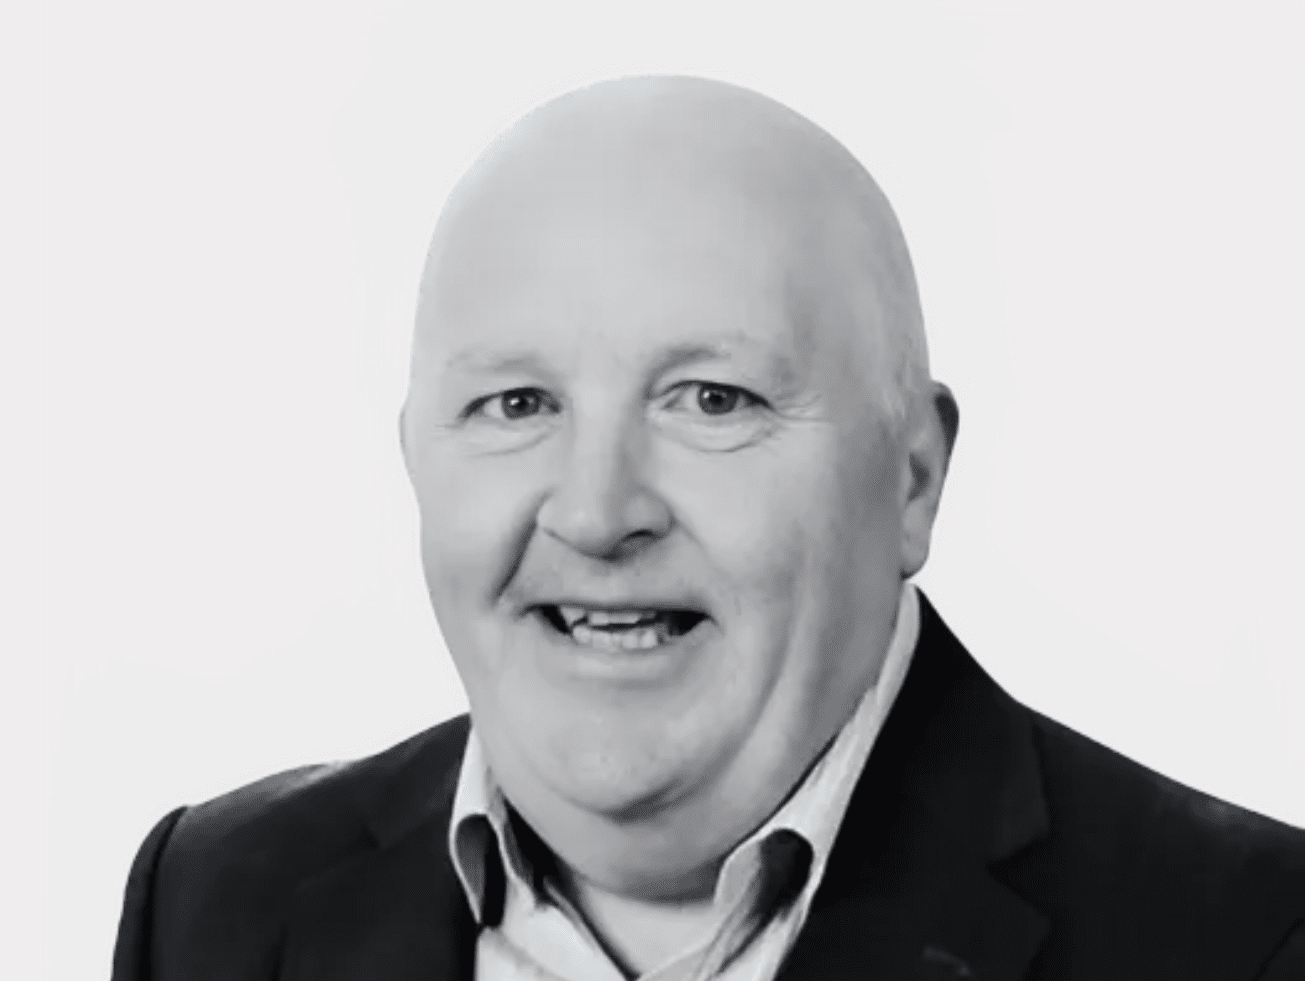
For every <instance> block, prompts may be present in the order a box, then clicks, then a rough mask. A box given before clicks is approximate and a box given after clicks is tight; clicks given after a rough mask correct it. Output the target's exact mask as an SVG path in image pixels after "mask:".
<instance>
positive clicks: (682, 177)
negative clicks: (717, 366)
mask: <svg viewBox="0 0 1305 981" xmlns="http://www.w3.org/2000/svg"><path fill="white" fill-rule="evenodd" d="M614 226H619V227H620V228H621V229H622V230H623V232H624V233H625V234H623V235H622V236H621V238H625V239H631V238H632V239H635V241H634V242H628V241H627V242H626V243H624V244H626V245H629V246H632V248H631V250H630V252H631V254H629V255H628V256H627V258H629V260H630V261H633V262H656V261H657V260H658V259H659V258H661V257H660V256H659V255H658V254H657V253H658V252H659V250H667V249H676V248H678V249H682V250H683V251H684V252H685V254H687V255H689V256H695V255H699V256H703V254H704V253H708V252H714V253H715V254H716V255H715V257H716V258H717V259H720V258H722V254H737V255H738V257H739V261H740V262H746V261H748V260H749V257H750V256H751V255H752V254H761V255H764V259H759V260H758V261H756V262H754V263H753V265H754V270H753V272H754V274H755V275H762V274H766V275H770V276H772V277H773V280H774V283H773V289H774V290H775V291H776V292H777V293H778V294H780V295H777V296H776V297H775V299H776V301H777V302H779V303H782V304H783V305H784V306H785V307H786V308H787V309H788V311H789V314H790V316H792V317H794V318H795V319H797V320H799V321H800V322H801V324H802V327H803V330H805V331H807V332H810V333H811V334H812V335H813V340H814V335H816V334H817V333H819V342H820V343H822V344H824V345H834V344H838V345H845V347H846V350H845V354H846V355H849V356H850V358H851V360H850V361H849V362H848V364H849V370H853V371H855V372H856V373H857V374H858V375H859V378H860V382H861V386H862V389H863V394H864V395H865V396H866V398H867V402H868V403H869V404H872V405H874V406H875V407H877V408H878V409H880V410H881V411H882V412H883V413H884V414H885V417H886V419H887V420H889V421H890V423H894V424H895V423H898V422H900V421H901V419H902V417H903V415H904V413H905V410H906V407H907V405H908V403H909V402H910V400H911V398H912V397H913V396H914V395H915V394H916V393H917V392H919V391H921V390H922V389H923V387H924V385H925V382H926V381H927V378H928V366H927V354H926V347H925V338H924V330H923V324H922V318H921V314H920V305H919V297H918V293H917V289H916V284H915V277H914V273H913V271H912V267H911V261H910V256H909V254H908V251H907V248H906V243H905V241H904V239H903V237H902V233H901V229H900V227H899V225H898V222H897V219H896V217H895V215H894V214H893V211H892V208H891V206H890V205H889V203H888V201H887V199H886V198H885V197H884V195H883V193H882V192H881V191H880V190H879V187H878V186H877V185H876V184H875V182H874V180H873V179H872V178H871V177H870V175H869V174H868V173H867V172H866V171H865V169H864V168H863V167H862V166H861V165H860V164H859V163H858V162H857V161H856V159H855V158H854V157H853V156H852V155H851V154H850V153H849V152H848V151H847V150H846V149H845V148H844V147H843V146H842V145H841V144H840V143H838V142H837V141H836V140H835V139H834V138H833V137H831V136H830V135H829V134H828V133H826V132H825V131H824V130H822V129H820V128H819V127H818V126H816V125H815V124H813V123H811V122H810V121H809V120H807V119H805V118H804V117H802V116H800V115H798V114H797V113H795V112H793V111H792V110H790V109H788V108H786V107H784V106H782V105H780V104H779V103H777V102H775V101H773V100H771V99H768V98H765V97H764V96H761V95H758V94H756V93H754V92H750V91H748V90H746V89H742V88H739V87H737V86H732V85H727V84H724V83H721V82H714V81H708V80H704V79H696V78H685V77H640V78H627V79H618V80H615V81H609V82H604V83H600V84H597V85H594V86H590V87H588V88H585V89H581V90H578V91H575V92H572V93H569V94H567V95H564V96H562V97H560V98H557V99H554V100H553V101H551V102H548V103H546V104H544V105H543V106H541V107H540V108H538V109H536V110H534V111H533V112H531V113H530V114H529V115H527V116H525V117H524V118H523V119H521V120H520V121H519V122H517V123H516V124H515V125H514V126H513V127H512V128H510V129H509V130H507V131H506V132H505V133H503V134H502V135H501V136H500V137H499V138H498V139H497V140H496V141H495V142H494V143H493V144H492V145H491V147H490V148H489V149H488V150H487V151H486V152H485V153H484V154H483V155H482V156H481V157H480V159H479V160H477V161H476V163H475V164H474V165H473V166H472V168H471V169H470V171H469V172H468V173H467V174H466V175H465V177H464V178H463V179H462V181H461V182H460V183H459V185H458V186H457V188H456V189H455V190H454V192H453V194H452V195H451V196H450V198H449V201H448V204H447V206H446V208H445V210H444V212H443V214H442V215H441V218H440V222H439V224H438V226H437V229H436V232H435V236H434V239H433V241H432V243H431V248H430V252H429V255H428V259H427V264H426V269H425V273H424V275H423V279H422V288H421V302H420V305H419V310H418V317H417V342H416V348H415V354H416V357H415V359H414V371H417V370H420V369H421V366H422V362H423V360H424V358H423V354H424V352H425V351H426V349H427V347H428V345H429V344H430V342H431V341H432V339H433V335H437V334H438V333H439V332H440V331H441V330H443V329H444V328H445V327H446V326H447V324H448V322H449V320H450V318H451V317H456V316H458V315H459V313H460V311H461V309H462V304H461V303H460V301H459V297H458V296H456V295H450V293H452V294H457V293H458V292H459V291H460V290H461V289H465V287H466V286H467V285H468V279H469V278H475V277H474V272H475V271H477V270H485V269H486V268H488V267H489V266H493V267H494V268H495V269H496V274H502V273H503V272H505V271H506V272H508V273H518V274H522V275H530V273H531V271H532V269H533V270H534V271H535V272H542V271H543V270H542V269H540V268H539V255H540V253H541V252H546V253H551V254H553V256H555V257H556V258H559V259H560V258H563V257H567V258H570V259H573V260H576V261H583V260H584V259H585V258H586V254H588V255H589V256H590V257H593V256H602V255H604V254H605V253H610V252H611V251H612V250H614V249H619V248H620V246H621V243H619V242H618V241H616V240H615V237H614V236H613V235H611V234H610V232H611V230H612V228H613V227H614ZM544 236H548V240H547V241H542V240H541V239H543V237H544ZM563 253H565V256H563ZM703 257H704V258H706V257H705V256H703ZM725 261H729V258H728V256H726V257H725ZM554 271H556V270H554ZM482 285H484V286H486V287H492V285H493V284H491V283H488V282H486V283H482ZM577 315H582V314H581V313H580V312H579V311H577ZM539 327H540V329H547V325H546V324H542V323H541V324H539ZM437 346H438V344H437ZM853 365H854V368H853V367H852V366H853Z"/></svg>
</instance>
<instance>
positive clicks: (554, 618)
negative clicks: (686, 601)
mask: <svg viewBox="0 0 1305 981" xmlns="http://www.w3.org/2000/svg"><path fill="white" fill-rule="evenodd" d="M536 611H537V612H538V613H539V615H540V617H541V618H542V619H543V620H544V622H545V623H547V624H548V625H549V626H550V627H552V628H553V629H554V630H556V631H557V632H558V633H560V634H564V635H565V636H567V637H570V638H571V640H573V641H575V642H576V643H577V644H583V645H585V646H586V647H596V648H598V649H599V650H607V651H646V650H652V649H653V648H655V647H660V646H661V645H662V644H666V643H669V642H671V641H673V640H675V639H677V638H679V637H683V636H684V635H685V634H687V633H688V632H689V631H691V630H693V628H694V627H696V626H698V624H700V623H701V622H702V621H703V620H705V619H707V616H706V614H704V613H699V612H698V611H696V610H653V609H646V610H640V609H628V610H598V609H589V608H587V607H583V606H558V605H555V604H551V603H550V604H546V605H544V606H540V607H536Z"/></svg>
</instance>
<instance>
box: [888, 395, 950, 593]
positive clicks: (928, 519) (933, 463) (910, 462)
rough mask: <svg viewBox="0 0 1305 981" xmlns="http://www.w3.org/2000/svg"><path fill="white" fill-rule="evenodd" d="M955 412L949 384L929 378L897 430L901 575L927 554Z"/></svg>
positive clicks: (913, 571) (914, 569) (908, 574)
mask: <svg viewBox="0 0 1305 981" xmlns="http://www.w3.org/2000/svg"><path fill="white" fill-rule="evenodd" d="M960 421H961V413H960V409H959V408H958V406H957V405H956V399H955V398H953V397H952V393H951V389H949V388H948V387H947V386H946V385H944V384H942V383H941V382H935V381H931V382H929V388H928V389H927V390H926V391H925V392H922V393H921V394H920V395H919V396H918V397H917V398H916V399H915V402H914V404H913V405H912V406H911V408H910V410H909V411H908V413H907V420H906V427H905V431H904V433H903V435H902V444H903V445H902V449H903V451H904V453H905V461H904V462H905V463H906V467H905V468H904V469H905V474H904V479H903V483H904V484H905V485H906V486H905V487H904V489H903V498H904V500H903V505H902V576H903V578H909V577H911V576H913V575H915V574H916V573H917V572H919V571H920V569H921V567H923V565H924V561H925V559H927V558H928V557H929V542H930V539H931V538H932V536H933V522H934V519H935V518H936V517H937V516H938V504H939V502H940V501H941V500H942V489H943V482H944V481H945V480H946V479H947V465H948V463H949V462H950V460H951V457H952V447H953V446H955V445H956V432H957V430H958V429H959V428H960Z"/></svg>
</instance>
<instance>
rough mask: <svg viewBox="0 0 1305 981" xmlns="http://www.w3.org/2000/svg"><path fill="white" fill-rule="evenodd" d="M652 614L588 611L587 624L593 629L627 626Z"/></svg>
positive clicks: (627, 611) (643, 611)
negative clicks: (592, 626) (591, 625)
mask: <svg viewBox="0 0 1305 981" xmlns="http://www.w3.org/2000/svg"><path fill="white" fill-rule="evenodd" d="M652 614H653V611H652V610H590V611H589V622H590V623H592V624H593V625H594V626H595V627H607V626H613V625H615V626H629V625H631V624H636V623H638V622H639V621H640V620H644V619H646V618H647V617H648V616H649V615H652Z"/></svg>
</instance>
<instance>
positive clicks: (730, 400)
mask: <svg viewBox="0 0 1305 981" xmlns="http://www.w3.org/2000/svg"><path fill="white" fill-rule="evenodd" d="M685 390H692V396H693V406H686V408H689V409H690V410H692V408H693V407H696V408H697V411H698V412H700V413H702V414H703V415H705V416H727V415H729V414H731V413H733V412H736V411H737V410H739V409H746V408H751V407H753V406H756V405H761V404H763V403H762V400H761V399H760V398H758V397H757V396H755V395H753V394H752V393H751V392H749V391H747V390H746V389H743V388H739V387H737V386H735V385H725V384H722V383H721V382H685V383H684V385H683V386H682V388H681V394H680V396H679V397H677V398H676V399H674V401H673V403H672V405H671V406H670V407H672V408H673V407H674V404H675V403H678V402H679V401H680V399H681V398H682V397H683V394H684V392H685Z"/></svg>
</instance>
